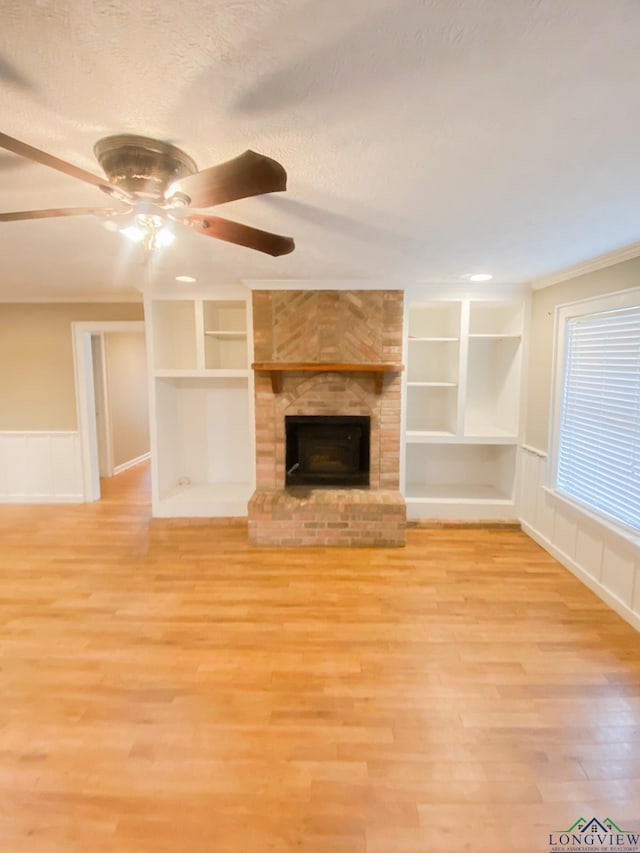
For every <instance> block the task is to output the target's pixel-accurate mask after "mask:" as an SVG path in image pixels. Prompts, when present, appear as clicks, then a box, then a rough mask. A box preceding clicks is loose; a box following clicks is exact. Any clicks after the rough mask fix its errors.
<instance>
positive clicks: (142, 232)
mask: <svg viewBox="0 0 640 853" xmlns="http://www.w3.org/2000/svg"><path fill="white" fill-rule="evenodd" d="M0 147H2V148H5V149H6V150H8V151H12V152H13V153H14V154H17V155H18V156H21V157H26V158H27V159H29V160H33V161H35V162H37V163H41V164H42V165H44V166H49V167H50V168H52V169H56V170H57V171H59V172H63V173H64V174H66V175H69V176H71V177H74V178H77V179H78V180H81V181H84V182H85V183H90V184H93V185H94V186H97V187H98V188H99V189H101V190H102V191H103V192H105V193H106V194H107V195H109V196H110V197H111V198H114V199H116V200H118V201H120V202H122V203H123V204H125V205H127V206H128V207H129V208H130V210H125V211H120V210H114V209H112V208H55V209H50V210H25V211H17V212H14V213H1V214H0V222H12V221H18V220H24V219H43V218H49V217H58V216H80V215H86V214H88V213H92V214H96V215H99V216H109V217H117V216H121V215H123V214H124V215H127V214H130V213H131V212H133V214H134V219H133V222H131V220H130V219H129V218H128V219H127V224H126V226H125V227H124V228H123V229H122V230H121V233H123V234H124V235H125V236H126V237H128V238H129V239H131V240H133V241H134V242H138V243H141V244H142V245H144V247H145V248H146V249H147V250H149V251H153V250H154V249H159V248H164V247H166V246H168V245H170V244H171V243H172V242H173V240H174V238H175V236H176V235H175V233H174V229H173V226H174V224H177V225H186V226H188V227H190V228H192V229H194V230H196V231H198V232H199V233H200V234H204V235H205V236H207V237H213V238H215V239H217V240H223V241H224V242H227V243H235V244H236V245H239V246H244V247H246V248H248V249H255V250H256V251H258V252H264V253H266V254H269V255H272V256H274V257H277V256H279V255H286V254H288V253H289V252H292V251H293V249H294V248H295V243H294V241H293V239H292V238H291V237H283V236H280V235H279V234H272V233H271V232H268V231H261V230H260V229H258V228H251V227H250V226H248V225H243V224H241V223H239V222H232V221H231V220H229V219H223V218H221V217H217V216H208V215H205V214H202V213H192V212H191V210H192V209H193V208H208V207H214V206H215V205H219V204H225V203H226V202H229V201H235V200H236V199H240V198H248V197H251V196H256V195H263V194H265V193H271V192H284V190H286V188H287V173H286V172H285V170H284V168H283V167H282V166H281V165H280V163H278V162H276V161H275V160H272V159H271V158H270V157H266V156H265V155H263V154H257V153H256V152H255V151H245V152H244V154H240V155H239V156H238V157H235V158H234V159H232V160H228V161H227V162H226V163H220V164H219V165H218V166H211V167H209V168H208V169H203V170H201V171H198V167H197V166H196V164H195V162H194V161H193V160H192V159H191V157H189V155H188V154H185V152H184V151H182V150H181V149H180V148H176V146H175V145H172V144H171V143H169V142H163V141H162V140H158V139H151V138H150V137H147V136H134V135H132V134H117V135H115V136H106V137H104V138H103V139H100V140H98V142H96V144H95V146H94V153H95V156H96V158H97V160H98V162H99V163H100V166H101V167H102V169H103V171H104V173H105V175H106V179H104V178H101V177H99V176H97V175H94V174H92V173H91V172H87V171H85V170H84V169H81V168H79V167H77V166H74V165H73V164H72V163H67V162H66V161H65V160H61V159H59V158H58V157H54V156H53V155H51V154H48V153H47V152H45V151H41V150H40V149H38V148H34V147H33V146H31V145H28V144H27V143H25V142H21V141H20V140H19V139H14V138H13V137H11V136H7V135H6V134H4V133H0Z"/></svg>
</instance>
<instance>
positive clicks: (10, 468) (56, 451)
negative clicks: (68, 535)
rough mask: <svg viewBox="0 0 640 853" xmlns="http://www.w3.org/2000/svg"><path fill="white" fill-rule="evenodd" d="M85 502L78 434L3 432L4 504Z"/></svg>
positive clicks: (0, 473) (0, 479) (0, 483)
mask: <svg viewBox="0 0 640 853" xmlns="http://www.w3.org/2000/svg"><path fill="white" fill-rule="evenodd" d="M82 500H83V496H82V476H81V461H80V441H79V436H78V433H77V432H0V502H2V503H59V502H65V503H81V502H82Z"/></svg>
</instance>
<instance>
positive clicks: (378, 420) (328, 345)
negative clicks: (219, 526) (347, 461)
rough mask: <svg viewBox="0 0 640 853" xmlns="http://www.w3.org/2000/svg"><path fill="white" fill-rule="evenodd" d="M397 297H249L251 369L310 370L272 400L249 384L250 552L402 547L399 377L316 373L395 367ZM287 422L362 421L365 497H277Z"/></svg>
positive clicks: (310, 492) (338, 491)
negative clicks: (254, 548) (252, 425)
mask: <svg viewBox="0 0 640 853" xmlns="http://www.w3.org/2000/svg"><path fill="white" fill-rule="evenodd" d="M402 321H403V294H402V291H395V290H392V291H254V294H253V323H254V343H255V361H256V362H259V363H263V362H271V363H273V362H277V363H278V364H292V365H294V364H295V363H296V362H298V363H300V362H304V363H309V362H312V363H317V364H318V372H317V373H315V372H308V371H306V372H302V371H298V372H296V371H295V369H292V370H291V371H286V372H284V373H283V374H282V377H281V382H282V385H281V390H280V393H277V394H274V391H273V388H272V384H271V378H270V376H269V374H268V373H267V372H265V371H258V372H256V375H255V408H256V472H257V473H256V491H255V493H254V495H253V496H252V498H251V500H250V502H249V539H250V541H251V542H252V544H254V545H350V546H351V545H376V546H397V545H404V541H405V525H406V509H405V503H404V499H403V498H402V496H401V494H400V492H399V481H400V405H401V403H400V388H401V374H400V373H399V372H397V373H389V374H386V375H385V377H384V382H383V385H382V390H381V391H380V392H379V393H378V389H377V388H376V376H375V374H373V373H366V372H359V371H358V370H353V371H351V370H349V371H348V372H324V371H323V367H322V365H323V363H324V364H327V363H334V364H336V363H346V364H348V365H352V364H354V365H355V364H367V365H370V364H377V363H380V364H383V363H390V362H395V363H400V362H401V360H402ZM285 415H368V416H370V418H371V437H370V452H371V460H370V474H369V483H370V485H369V488H367V489H365V488H350V487H344V488H326V487H318V488H306V487H305V488H303V487H294V488H287V489H285V486H284V483H285Z"/></svg>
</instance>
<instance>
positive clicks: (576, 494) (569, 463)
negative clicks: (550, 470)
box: [556, 306, 640, 531]
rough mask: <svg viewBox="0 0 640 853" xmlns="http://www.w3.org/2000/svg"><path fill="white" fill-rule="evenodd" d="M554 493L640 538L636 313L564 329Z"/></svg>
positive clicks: (585, 320)
mask: <svg viewBox="0 0 640 853" xmlns="http://www.w3.org/2000/svg"><path fill="white" fill-rule="evenodd" d="M564 365H565V367H564V385H563V394H562V405H561V412H560V423H559V441H558V468H557V479H556V486H557V488H558V490H559V491H561V492H564V493H565V494H566V495H568V496H569V497H573V498H575V499H576V500H578V501H580V502H582V503H584V504H586V505H587V506H589V507H592V508H593V509H595V510H597V511H599V512H600V513H604V514H605V515H606V516H608V517H609V518H611V519H613V520H615V521H618V522H621V523H622V524H624V525H627V526H629V527H631V528H633V529H634V530H637V531H640V306H636V307H633V308H625V309H620V310H617V311H610V312H606V313H600V314H590V315H585V316H581V317H574V318H572V319H570V320H569V321H568V322H567V327H566V336H565V361H564Z"/></svg>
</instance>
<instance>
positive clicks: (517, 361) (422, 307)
mask: <svg viewBox="0 0 640 853" xmlns="http://www.w3.org/2000/svg"><path fill="white" fill-rule="evenodd" d="M525 312H526V303H525V301H524V300H523V299H511V300H490V299H486V300H485V299H476V298H471V297H467V296H465V297H460V298H455V299H453V298H452V299H433V300H431V301H421V302H417V301H416V302H410V303H409V306H408V309H407V324H406V328H407V332H408V338H407V345H406V391H405V418H404V424H405V433H404V442H405V445H404V470H403V481H404V493H405V497H406V500H407V515H408V517H409V518H414V519H420V518H424V519H429V518H434V519H442V518H448V519H487V520H490V519H507V518H514V517H515V516H516V511H515V497H514V496H515V479H516V463H517V446H518V442H519V438H520V409H521V393H520V390H521V383H522V370H523V333H524V327H525Z"/></svg>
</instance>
